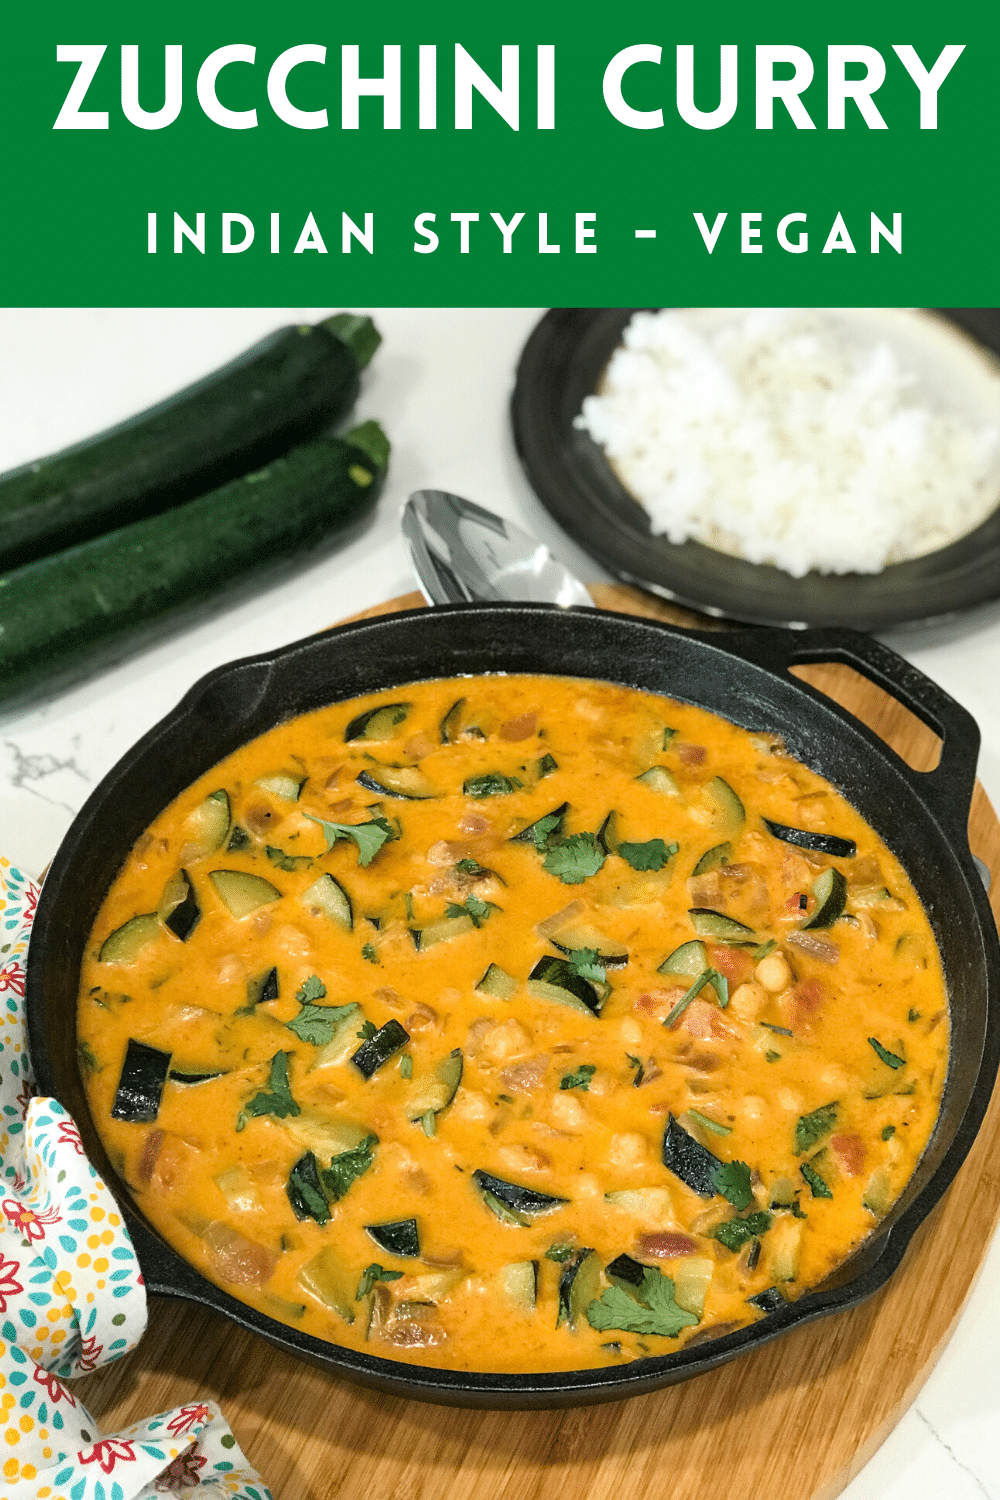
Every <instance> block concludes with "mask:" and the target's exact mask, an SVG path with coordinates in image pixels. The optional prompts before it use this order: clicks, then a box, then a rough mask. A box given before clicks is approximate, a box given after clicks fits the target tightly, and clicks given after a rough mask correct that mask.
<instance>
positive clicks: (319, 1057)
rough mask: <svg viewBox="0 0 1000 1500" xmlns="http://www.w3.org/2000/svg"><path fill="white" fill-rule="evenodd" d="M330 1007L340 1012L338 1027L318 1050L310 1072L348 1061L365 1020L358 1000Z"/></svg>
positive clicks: (337, 1021) (337, 1020)
mask: <svg viewBox="0 0 1000 1500" xmlns="http://www.w3.org/2000/svg"><path fill="white" fill-rule="evenodd" d="M330 1008H331V1009H332V1010H335V1011H336V1012H337V1013H338V1014H337V1019H336V1029H335V1030H334V1031H333V1033H332V1035H331V1037H330V1040H329V1041H328V1042H324V1043H323V1045H322V1047H321V1048H320V1050H319V1052H317V1054H316V1057H315V1059H314V1061H313V1065H312V1068H311V1069H310V1072H312V1070H313V1069H315V1068H327V1067H329V1066H330V1065H331V1064H333V1063H341V1062H346V1060H347V1058H348V1056H349V1054H350V1052H351V1049H352V1048H353V1046H354V1043H355V1041H356V1040H357V1035H358V1029H359V1027H360V1025H361V1022H362V1021H363V1020H364V1012H363V1011H362V1009H361V1006H360V1005H359V1004H358V1003H357V1001H356V1000H355V1001H352V1002H351V1003H350V1004H349V1005H335V1006H332V1007H330Z"/></svg>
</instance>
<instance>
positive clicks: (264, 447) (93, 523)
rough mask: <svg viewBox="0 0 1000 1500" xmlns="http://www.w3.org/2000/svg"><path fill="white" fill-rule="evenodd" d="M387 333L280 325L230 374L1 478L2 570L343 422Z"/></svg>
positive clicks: (341, 321) (228, 369) (331, 324)
mask: <svg viewBox="0 0 1000 1500" xmlns="http://www.w3.org/2000/svg"><path fill="white" fill-rule="evenodd" d="M378 344H379V335H378V333H377V332H376V330H375V326H374V324H373V323H372V321H371V319H370V318H364V317H355V316H353V315H351V314H348V313H339V314H338V315H337V316H336V317H332V318H326V319H324V321H323V322H322V323H317V324H316V325H315V327H310V326H308V325H306V326H303V327H298V328H279V329H278V330H277V332H276V333H272V334H270V335H269V336H268V337H267V338H266V339H263V340H262V341H261V342H260V343H259V344H255V345H254V346H253V348H251V349H247V350H246V351H245V353H243V354H241V355H239V357H238V358H237V359H234V360H233V361H232V362H231V363H230V364H228V365H225V366H224V367H223V368H222V369H221V370H216V371H215V372H214V373H213V374H211V375H207V376H206V377H205V378H204V379H203V380H199V381H198V382H197V383H196V384H195V385H189V386H187V387H185V389H184V390H182V391H178V392H177V394H176V395H173V396H170V397H169V398H168V399H167V400H166V401H163V402H161V403H160V404H159V405H157V406H152V407H150V408H149V409H148V410H147V411H142V412H139V413H138V414H137V415H136V416H134V417H130V418H129V419H128V421H126V422H123V423H121V424H120V425H119V426H117V427H112V428H110V429H109V430H108V431H107V432H103V433H100V434H98V436H96V437H92V438H88V439H87V440H86V441H85V442H83V443H79V444H77V445H76V446H74V447H72V448H66V449H64V450H63V451H62V452H60V453H54V454H52V456H51V457H49V458H40V459H36V460H35V461H34V462H33V463H30V464H25V465H24V466H23V467H22V468H19V469H12V470H10V472H9V473H7V474H3V475H0V569H7V568H13V567H20V566H21V564H22V563H26V562H31V561H33V560H34V559H35V558H37V557H45V556H47V555H48V554H49V553H52V552H58V551H59V550H60V549H62V548H63V547H68V546H71V545H72V544H73V543H75V542H82V541H85V540H86V539H87V538H88V537H92V536H100V535H101V533H102V532H105V531H110V530H112V529H113V528H114V527H118V526H124V525H126V524H128V523H130V522H132V521H139V520H142V519H143V518H144V517H145V516H152V515H156V514H157V513H158V512H160V511H163V510H167V509H168V508H169V507H170V506H174V505H179V504H182V503H183V502H184V501H185V500H191V499H193V498H194V497H195V496H196V495H204V494H206V493H207V492H208V491H209V490H215V489H218V488H219V486H220V485H223V484H226V483H227V482H228V481H229V480H230V479H236V478H237V477H238V476H239V475H241V474H249V473H251V472H252V471H253V470H254V469H259V468H260V467H261V466H262V465H263V464H266V463H269V462H270V461H271V459H273V458H277V457H278V455H279V454H281V453H285V452H287V450H288V449H289V448H292V447H294V446H295V445H296V444H298V443H303V442H306V441H308V440H309V439H310V438H313V437H316V436H317V435H318V434H319V433H320V432H321V431H322V430H323V428H325V427H327V426H328V425H329V424H330V423H331V422H334V421H335V420H336V419H337V418H338V417H340V416H342V415H343V414H344V412H346V411H347V410H348V409H349V408H350V406H351V405H352V403H353V401H354V399H355V396H356V395H357V391H358V371H359V370H360V369H361V368H363V366H364V365H366V364H367V363H368V361H369V359H371V356H372V354H373V353H374V352H375V350H376V348H377V347H378Z"/></svg>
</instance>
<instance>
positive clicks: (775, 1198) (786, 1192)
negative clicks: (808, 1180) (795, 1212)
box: [768, 1177, 797, 1208]
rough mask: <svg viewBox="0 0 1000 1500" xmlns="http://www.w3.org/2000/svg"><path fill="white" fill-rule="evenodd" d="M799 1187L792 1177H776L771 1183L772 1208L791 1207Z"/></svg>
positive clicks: (770, 1199) (770, 1201)
mask: <svg viewBox="0 0 1000 1500" xmlns="http://www.w3.org/2000/svg"><path fill="white" fill-rule="evenodd" d="M796 1192H797V1189H796V1187H795V1184H794V1182H793V1181H792V1179H791V1178H790V1177H776V1178H775V1180H774V1182H773V1183H772V1185H771V1192H770V1196H769V1200H768V1201H769V1203H770V1205H771V1207H772V1208H791V1206H792V1204H793V1203H794V1202H795V1197H796Z"/></svg>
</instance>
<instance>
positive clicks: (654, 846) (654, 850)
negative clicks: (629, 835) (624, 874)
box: [615, 839, 678, 870]
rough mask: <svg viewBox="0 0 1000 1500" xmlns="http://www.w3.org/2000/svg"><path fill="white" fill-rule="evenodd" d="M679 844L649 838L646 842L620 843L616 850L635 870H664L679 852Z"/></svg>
mask: <svg viewBox="0 0 1000 1500" xmlns="http://www.w3.org/2000/svg"><path fill="white" fill-rule="evenodd" d="M677 849H678V845H677V844H665V843H664V842H663V840H662V839H647V841H646V842H645V843H644V844H628V843H626V844H619V845H618V848H617V849H616V850H615V853H616V854H620V855H621V857H622V859H624V860H626V861H627V862H628V863H629V864H630V865H631V866H632V868H633V870H662V869H663V866H664V865H665V864H666V862H667V860H668V859H670V858H671V856H672V855H674V854H676V853H677Z"/></svg>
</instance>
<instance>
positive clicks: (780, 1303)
mask: <svg viewBox="0 0 1000 1500" xmlns="http://www.w3.org/2000/svg"><path fill="white" fill-rule="evenodd" d="M747 1301H748V1302H749V1303H750V1305H751V1307H756V1308H759V1309H760V1311H761V1312H762V1313H765V1314H766V1313H776V1312H780V1311H781V1309H782V1308H783V1307H784V1306H785V1305H786V1298H785V1297H784V1296H783V1295H782V1293H781V1290H780V1288H778V1287H776V1286H769V1287H766V1288H765V1290H764V1291H762V1292H758V1293H757V1295H756V1296H755V1297H748V1298H747Z"/></svg>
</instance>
